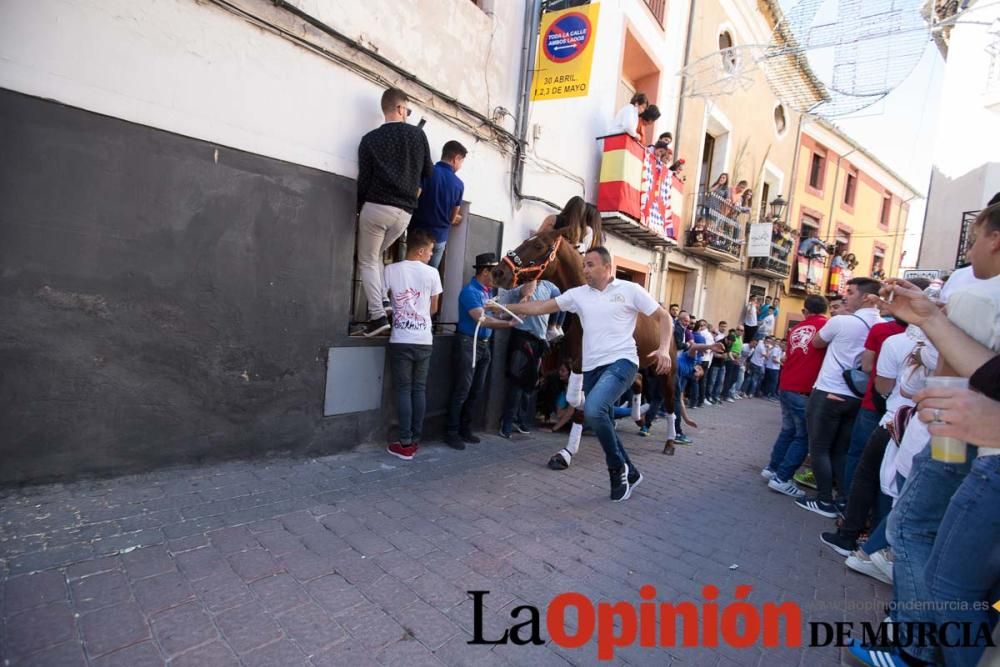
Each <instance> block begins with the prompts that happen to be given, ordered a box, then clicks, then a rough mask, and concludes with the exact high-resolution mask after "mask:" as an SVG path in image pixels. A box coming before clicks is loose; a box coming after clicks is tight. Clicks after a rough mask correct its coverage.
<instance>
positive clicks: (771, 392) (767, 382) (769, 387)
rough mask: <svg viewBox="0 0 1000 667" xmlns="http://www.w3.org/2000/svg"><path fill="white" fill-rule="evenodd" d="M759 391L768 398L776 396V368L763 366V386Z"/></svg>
mask: <svg viewBox="0 0 1000 667" xmlns="http://www.w3.org/2000/svg"><path fill="white" fill-rule="evenodd" d="M761 393H762V394H764V395H765V396H767V397H768V398H777V396H778V369H777V368H765V369H764V386H763V388H762V389H761Z"/></svg>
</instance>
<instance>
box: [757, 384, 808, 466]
mask: <svg viewBox="0 0 1000 667" xmlns="http://www.w3.org/2000/svg"><path fill="white" fill-rule="evenodd" d="M778 398H779V400H780V401H781V431H780V432H779V433H778V439H777V440H775V441H774V446H773V447H772V448H771V462H770V463H768V464H767V467H768V468H770V469H771V470H772V471H774V476H775V477H776V478H777V479H778V481H781V482H787V481H788V480H790V479H791V478H792V475H794V474H795V471H796V470H798V469H799V466H800V465H802V462H803V461H805V460H806V454H808V453H809V439H808V437H806V400H807V399H808V396H806V395H805V394H800V393H798V392H794V391H782V392H781V393H780V394H778Z"/></svg>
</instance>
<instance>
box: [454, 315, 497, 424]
mask: <svg viewBox="0 0 1000 667" xmlns="http://www.w3.org/2000/svg"><path fill="white" fill-rule="evenodd" d="M452 354H453V357H454V361H453V364H454V366H453V368H454V371H453V372H454V378H455V384H454V385H452V389H451V400H450V402H449V403H448V426H447V433H448V434H449V435H455V434H457V433H466V432H469V433H471V432H472V418H473V415H474V413H476V412H478V399H479V396H480V394H482V393H483V389H484V388H485V386H486V376H487V375H488V374H489V371H490V360H491V359H492V357H491V349H490V341H489V339H488V338H487V339H486V340H483V339H482V338H480V339H479V342H478V345H477V347H476V367H475V368H473V367H472V336H466V335H465V334H461V333H460V334H456V335H455V342H454V348H453V352H452Z"/></svg>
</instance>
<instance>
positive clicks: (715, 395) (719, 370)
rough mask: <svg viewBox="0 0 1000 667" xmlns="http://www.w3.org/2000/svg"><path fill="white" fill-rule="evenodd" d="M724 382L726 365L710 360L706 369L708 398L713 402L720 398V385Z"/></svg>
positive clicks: (716, 360) (722, 362)
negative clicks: (710, 364) (709, 364)
mask: <svg viewBox="0 0 1000 667" xmlns="http://www.w3.org/2000/svg"><path fill="white" fill-rule="evenodd" d="M725 380H726V363H725V362H724V361H719V360H718V359H714V360H712V366H711V367H710V368H709V369H708V397H709V398H711V399H712V400H713V401H718V400H719V399H720V398H722V385H723V384H724V382H725Z"/></svg>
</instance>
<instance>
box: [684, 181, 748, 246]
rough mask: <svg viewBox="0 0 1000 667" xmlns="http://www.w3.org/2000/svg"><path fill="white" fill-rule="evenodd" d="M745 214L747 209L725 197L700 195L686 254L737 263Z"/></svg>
mask: <svg viewBox="0 0 1000 667" xmlns="http://www.w3.org/2000/svg"><path fill="white" fill-rule="evenodd" d="M749 215H750V211H749V209H746V208H743V207H741V206H739V205H738V204H736V203H734V202H732V201H730V200H729V199H726V198H725V197H722V196H720V195H718V194H716V193H714V192H700V193H698V201H697V202H696V208H695V218H694V223H693V224H692V226H691V229H689V230H688V233H687V243H686V244H685V247H686V248H687V250H688V251H689V252H692V253H695V254H698V255H704V256H706V257H711V258H713V259H716V260H719V261H723V262H735V261H739V259H740V255H741V254H742V252H743V245H744V234H745V230H746V222H747V219H748V218H749Z"/></svg>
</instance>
